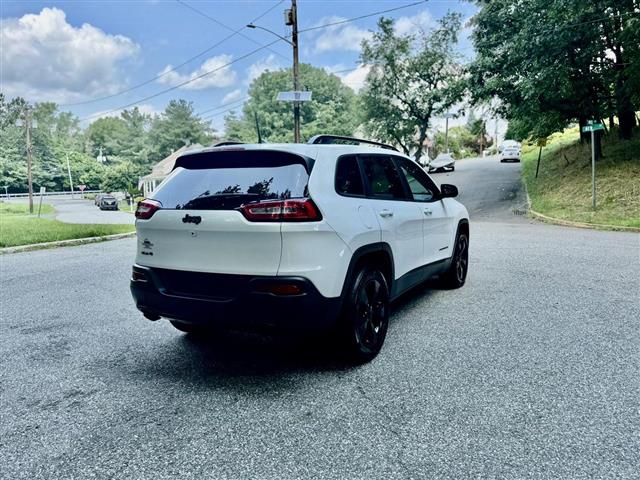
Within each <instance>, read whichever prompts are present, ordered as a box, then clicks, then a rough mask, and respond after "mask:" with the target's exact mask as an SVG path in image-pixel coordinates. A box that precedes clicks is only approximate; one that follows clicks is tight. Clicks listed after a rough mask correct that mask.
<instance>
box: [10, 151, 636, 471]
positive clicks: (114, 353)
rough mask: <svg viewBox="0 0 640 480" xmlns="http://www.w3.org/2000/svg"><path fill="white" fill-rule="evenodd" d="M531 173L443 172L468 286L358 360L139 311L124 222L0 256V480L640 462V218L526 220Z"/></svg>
mask: <svg viewBox="0 0 640 480" xmlns="http://www.w3.org/2000/svg"><path fill="white" fill-rule="evenodd" d="M518 173H519V166H518V165H500V164H499V163H498V162H497V161H494V160H492V159H483V160H475V161H466V162H460V163H459V164H458V167H457V169H456V172H454V173H453V174H435V176H434V177H435V178H436V179H437V180H438V181H440V182H441V183H446V182H451V183H455V184H457V185H458V186H459V187H460V191H461V199H462V200H463V201H464V202H465V203H466V204H467V206H468V208H469V210H470V212H471V214H472V219H471V221H472V223H471V269H470V274H469V278H468V281H467V284H466V285H465V287H464V288H462V289H460V290H451V291H445V290H438V289H435V288H432V287H429V286H426V287H424V288H421V289H419V290H418V291H416V292H414V293H412V294H411V295H409V296H407V297H406V298H404V299H403V300H402V301H401V302H400V303H399V304H398V305H396V308H395V314H394V317H393V321H392V324H391V327H390V330H389V334H388V337H387V341H386V344H385V347H384V349H383V351H382V353H381V354H380V355H379V356H378V358H377V359H375V360H374V361H373V362H372V363H370V364H368V365H365V366H362V367H358V368H345V367H344V366H343V365H340V364H339V363H336V362H334V361H332V360H330V357H327V355H324V354H323V351H322V345H321V344H320V345H319V344H316V345H312V346H308V345H303V346H301V345H299V344H298V342H296V341H294V340H291V339H260V338H255V337H244V336H238V335H227V336H224V337H221V338H218V339H197V338H192V337H191V336H188V335H183V334H180V333H178V332H177V331H175V330H173V328H172V327H171V326H170V325H169V324H168V323H166V322H163V321H160V322H155V323H152V322H149V321H146V320H144V319H143V318H142V316H141V315H140V314H139V313H138V312H137V311H136V309H135V308H134V306H133V303H132V301H131V299H130V295H129V292H128V278H129V271H130V263H131V260H132V255H133V249H134V243H133V240H131V239H128V240H122V241H114V242H107V243H102V244H93V245H86V246H81V247H69V248H63V249H58V250H47V251H38V252H31V253H22V254H15V255H5V256H2V257H0V262H1V268H2V275H1V287H2V311H1V314H2V315H1V316H2V322H1V323H0V477H1V478H3V479H5V478H6V479H20V478H24V479H40V478H42V479H66V478H69V479H72V478H73V479H79V478H83V479H84V478H113V479H116V478H117V479H120V478H123V479H124V478H136V479H143V478H144V479H147V478H148V479H164V478H180V479H190V478H194V479H196V478H197V479H201V478H215V479H227V478H229V479H297V478H314V479H409V478H416V479H422V478H424V479H433V478H454V479H462V478H471V477H473V478H507V479H522V478H563V479H577V478H638V477H639V474H638V472H640V411H639V408H640V300H639V298H640V297H639V294H640V277H639V274H638V271H639V267H640V235H637V234H628V233H613V232H597V231H590V230H580V229H572V228H564V227H555V226H548V225H544V224H540V223H535V222H533V221H530V220H527V219H526V218H523V217H522V216H520V215H514V214H513V213H512V211H513V209H514V208H515V209H518V208H519V207H520V206H521V201H522V193H521V191H520V186H519V180H518V179H519V176H518Z"/></svg>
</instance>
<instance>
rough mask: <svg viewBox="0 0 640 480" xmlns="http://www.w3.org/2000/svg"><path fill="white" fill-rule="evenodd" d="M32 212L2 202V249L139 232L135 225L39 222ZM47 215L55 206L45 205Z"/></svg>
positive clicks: (0, 243)
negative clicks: (136, 230) (30, 213)
mask: <svg viewBox="0 0 640 480" xmlns="http://www.w3.org/2000/svg"><path fill="white" fill-rule="evenodd" d="M45 207H46V209H45ZM35 211H37V207H36V208H35ZM28 212H29V207H28V205H22V204H13V203H4V202H0V247H15V246H18V245H30V244H33V243H44V242H54V241H57V240H70V239H75V238H87V237H102V236H105V235H113V234H115V233H126V232H132V231H133V230H135V227H134V226H133V225H93V224H90V225H84V224H76V223H63V222H59V221H58V220H50V219H46V218H38V217H37V216H36V215H29V214H28ZM45 212H46V213H53V212H54V209H53V207H51V205H45V204H43V205H42V213H45Z"/></svg>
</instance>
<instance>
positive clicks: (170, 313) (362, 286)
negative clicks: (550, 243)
mask: <svg viewBox="0 0 640 480" xmlns="http://www.w3.org/2000/svg"><path fill="white" fill-rule="evenodd" d="M332 139H339V140H340V139H341V140H340V141H342V142H344V137H335V136H328V135H322V136H317V137H314V138H313V139H311V140H310V142H311V143H310V144H255V145H249V144H245V145H233V146H223V147H210V148H204V149H200V150H194V151H189V152H186V153H184V154H183V155H181V156H180V157H179V158H178V159H177V160H176V163H175V167H174V170H173V171H172V173H171V174H170V175H169V176H168V177H167V178H166V179H165V181H164V182H163V183H162V184H161V186H159V188H157V189H156V190H155V191H154V192H153V198H148V199H145V200H143V201H141V202H140V203H139V205H138V208H137V211H136V218H137V219H136V230H137V235H138V245H137V256H136V261H135V265H134V266H133V272H132V279H131V291H132V294H133V297H134V300H135V303H136V305H137V307H138V309H139V310H141V311H142V312H143V313H144V316H145V317H146V318H148V319H150V320H158V319H159V318H160V317H165V318H168V319H169V320H170V322H171V323H172V324H173V325H174V326H175V327H176V328H177V329H179V330H181V331H185V332H197V331H202V330H203V328H211V327H215V328H223V329H224V328H229V329H245V328H261V329H264V328H265V327H268V328H272V329H284V330H289V331H302V332H319V331H323V330H324V331H331V332H333V336H331V337H329V338H333V340H332V341H331V343H330V344H329V345H328V348H330V347H333V346H334V343H335V345H336V346H338V345H339V346H341V347H342V349H343V351H345V353H348V354H349V357H350V358H351V359H352V360H354V361H357V362H363V361H368V360H370V359H372V358H373V357H374V356H375V355H376V354H377V353H378V352H379V350H380V348H381V346H382V344H383V342H384V339H385V335H386V332H387V326H388V321H389V310H390V302H391V301H392V300H393V299H395V298H397V297H398V296H399V295H401V294H402V293H404V292H406V291H407V290H409V289H410V288H412V287H415V286H417V285H419V284H421V283H423V282H425V281H426V280H427V279H430V278H432V277H434V276H436V275H438V276H439V278H440V282H441V283H442V285H444V286H446V287H448V288H457V287H461V286H462V285H464V283H465V279H466V275H467V268H468V246H469V217H468V214H467V210H466V209H465V208H464V206H462V205H461V204H460V203H458V202H457V201H456V200H454V198H453V197H455V196H456V195H457V194H458V190H457V188H456V187H455V186H453V185H447V184H443V185H441V187H440V188H438V187H437V186H436V184H435V183H434V182H433V181H432V180H431V178H429V176H428V175H427V173H426V172H425V171H424V170H423V169H422V168H421V167H419V166H418V165H417V164H416V163H415V162H414V161H413V160H411V159H410V158H408V157H406V156H404V155H402V154H400V153H398V152H396V151H394V150H390V149H387V148H380V146H379V145H380V144H373V145H374V146H365V145H364V144H363V143H364V141H362V140H354V142H356V143H358V144H357V145H344V144H342V145H335V144H327V143H329V142H330V141H331V140H332ZM371 143H373V142H371ZM323 338H324V337H323Z"/></svg>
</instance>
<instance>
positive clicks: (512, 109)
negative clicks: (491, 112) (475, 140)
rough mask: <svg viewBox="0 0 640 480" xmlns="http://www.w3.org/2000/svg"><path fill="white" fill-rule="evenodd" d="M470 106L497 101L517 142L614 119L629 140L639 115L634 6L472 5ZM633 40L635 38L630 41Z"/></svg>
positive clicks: (618, 1)
mask: <svg viewBox="0 0 640 480" xmlns="http://www.w3.org/2000/svg"><path fill="white" fill-rule="evenodd" d="M476 3H477V4H478V5H479V6H480V11H479V12H478V13H477V15H476V16H475V17H474V20H473V22H474V24H475V29H474V33H473V38H474V44H475V47H476V50H477V52H478V55H477V57H476V60H475V62H474V64H473V65H472V67H471V72H472V75H471V78H472V81H471V90H472V92H473V96H474V98H475V99H476V100H486V99H490V98H493V97H494V96H497V97H499V98H500V100H501V104H502V107H501V110H502V111H501V113H502V114H503V116H505V117H506V118H507V119H508V120H509V121H510V130H511V132H512V133H513V134H514V135H515V136H517V137H526V136H533V137H546V136H547V135H549V134H551V133H553V132H555V131H558V130H561V129H563V128H565V127H566V126H568V125H569V124H570V123H572V122H576V121H577V122H578V123H579V124H580V125H581V126H583V125H585V124H586V122H587V120H588V119H598V120H599V119H604V118H607V117H612V116H613V115H616V116H617V117H618V120H619V123H620V129H619V134H620V136H621V137H622V138H630V137H631V134H632V129H633V127H634V125H635V116H634V113H633V112H634V108H635V107H637V103H634V102H637V101H638V88H639V87H640V85H639V83H638V80H637V79H636V78H634V76H633V74H632V73H633V72H638V69H639V68H640V67H638V65H637V64H638V61H639V60H640V58H639V50H640V42H638V35H637V33H638V32H639V28H640V27H638V18H637V13H636V14H635V15H632V14H633V13H634V12H637V9H638V8H639V6H640V4H639V3H638V1H637V0H599V1H598V2H584V1H581V0H551V1H549V0H528V1H526V2H521V1H516V0H505V1H500V2H491V1H486V0H477V1H476ZM634 34H635V35H634Z"/></svg>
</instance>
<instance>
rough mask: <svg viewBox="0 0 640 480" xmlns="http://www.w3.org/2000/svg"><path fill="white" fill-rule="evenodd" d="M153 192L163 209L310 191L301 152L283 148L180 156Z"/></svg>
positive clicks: (221, 206)
mask: <svg viewBox="0 0 640 480" xmlns="http://www.w3.org/2000/svg"><path fill="white" fill-rule="evenodd" d="M177 165H182V166H178V167H177V168H176V169H175V170H174V171H173V172H172V173H171V175H169V177H167V178H166V180H165V181H164V182H163V183H162V185H161V186H160V187H159V188H158V189H157V190H156V191H155V192H153V194H151V198H153V199H154V200H157V201H159V202H160V203H161V204H162V208H165V209H184V210H233V209H234V208H237V207H239V206H240V205H243V204H246V203H251V202H259V201H262V200H276V199H287V198H300V197H306V196H307V183H308V181H309V174H308V173H307V165H306V164H305V162H304V161H303V159H302V158H301V157H298V156H296V155H292V154H287V153H281V152H266V151H243V152H207V153H202V154H195V155H189V156H188V157H186V158H184V159H179V160H178V162H177Z"/></svg>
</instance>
